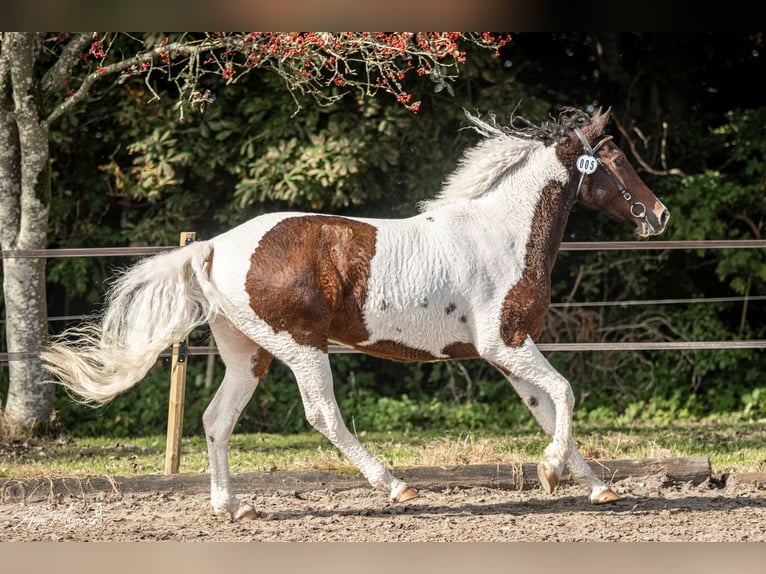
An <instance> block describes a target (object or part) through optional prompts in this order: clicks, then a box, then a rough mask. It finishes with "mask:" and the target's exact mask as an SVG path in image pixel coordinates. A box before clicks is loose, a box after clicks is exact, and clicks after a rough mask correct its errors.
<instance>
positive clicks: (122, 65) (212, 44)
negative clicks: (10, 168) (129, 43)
mask: <svg viewBox="0 0 766 574" xmlns="http://www.w3.org/2000/svg"><path fill="white" fill-rule="evenodd" d="M224 45H225V43H224V42H222V41H220V40H218V39H216V38H205V39H204V40H201V41H200V42H198V43H193V44H192V43H189V42H175V43H173V44H167V45H165V46H156V47H154V48H152V49H151V50H149V51H148V52H143V53H140V54H137V55H135V56H133V57H132V58H127V59H125V60H120V61H119V62H115V63H113V64H109V65H108V66H102V67H100V68H98V69H97V70H96V71H95V72H91V73H90V74H88V75H87V76H85V79H84V80H83V82H82V84H80V87H79V88H78V89H77V90H76V91H75V92H74V93H73V94H72V95H71V96H70V97H69V98H67V99H66V100H64V101H63V102H62V103H61V104H59V105H58V106H56V108H54V110H53V111H52V112H51V114H50V115H49V116H48V118H47V119H46V124H47V125H48V126H50V125H51V124H52V123H53V122H55V121H56V120H57V119H58V118H60V117H61V116H62V115H63V114H64V113H66V112H67V111H69V110H70V109H71V108H73V107H74V106H76V105H77V104H79V103H80V102H81V101H83V100H84V99H85V97H86V96H87V95H88V93H89V92H90V89H91V87H92V86H93V84H95V83H96V81H97V80H100V79H101V78H103V77H106V76H108V75H110V74H115V73H118V72H124V71H125V70H128V69H130V68H133V67H135V66H141V65H142V64H147V63H148V64H154V61H155V59H156V58H158V57H160V56H161V55H163V54H167V55H168V57H170V58H173V57H175V56H192V55H194V54H197V53H199V52H201V51H203V50H212V49H216V48H221V47H223V46H224Z"/></svg>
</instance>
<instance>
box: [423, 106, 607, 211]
mask: <svg viewBox="0 0 766 574" xmlns="http://www.w3.org/2000/svg"><path fill="white" fill-rule="evenodd" d="M607 113H608V112H607ZM465 114H466V117H467V118H468V120H469V121H470V122H471V124H472V125H471V127H472V128H473V129H474V130H475V131H476V132H477V133H479V135H481V136H483V139H482V140H481V141H479V143H478V144H476V145H475V146H474V147H472V148H469V149H468V150H466V151H465V152H464V153H463V157H462V158H461V159H460V161H459V162H458V167H457V169H456V170H455V171H454V172H453V173H452V174H451V175H449V176H448V177H447V179H446V180H445V182H444V184H443V185H442V189H441V190H440V191H439V193H438V194H437V195H436V197H435V198H434V199H431V200H426V201H422V202H420V204H419V207H420V210H421V211H429V210H431V209H433V208H435V207H438V206H440V205H444V204H446V203H452V202H454V201H459V200H464V199H474V198H477V197H481V196H482V195H484V194H485V193H487V192H488V191H490V190H492V189H493V188H494V187H495V185H496V184H497V183H498V181H499V180H500V179H502V178H505V177H506V176H507V175H508V174H509V173H510V172H512V171H513V170H515V169H518V168H519V166H520V165H522V164H523V161H524V160H525V159H526V158H527V157H528V155H529V153H530V152H531V151H532V150H533V149H537V148H539V147H541V146H543V147H547V146H551V145H554V144H556V143H557V142H559V141H561V140H563V139H565V138H567V137H569V134H571V132H572V130H573V129H574V128H575V127H580V128H582V127H584V126H587V125H590V124H591V123H593V121H594V119H595V118H597V117H598V116H600V115H601V110H600V109H599V110H597V111H596V112H595V113H594V115H593V117H591V116H590V115H589V114H588V113H586V112H584V111H582V110H579V109H577V108H572V107H564V108H562V109H561V111H560V112H559V115H558V117H553V116H549V118H548V119H546V120H544V121H543V122H542V123H540V124H539V125H537V124H534V123H532V122H530V121H529V120H527V119H525V118H523V117H521V116H516V115H511V120H510V123H509V124H508V125H507V126H503V125H499V124H498V123H497V120H496V119H495V116H494V115H493V114H490V115H489V118H488V119H487V120H486V121H485V120H482V119H481V118H479V117H478V116H475V115H472V114H470V113H469V112H467V111H466V113H465Z"/></svg>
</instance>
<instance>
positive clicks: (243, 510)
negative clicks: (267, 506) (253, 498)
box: [232, 504, 258, 522]
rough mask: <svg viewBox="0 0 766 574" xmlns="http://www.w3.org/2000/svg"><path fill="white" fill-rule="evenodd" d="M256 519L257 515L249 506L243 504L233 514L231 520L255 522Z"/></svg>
mask: <svg viewBox="0 0 766 574" xmlns="http://www.w3.org/2000/svg"><path fill="white" fill-rule="evenodd" d="M256 518H258V513H257V512H256V511H255V509H254V508H253V507H252V506H250V505H249V504H243V505H242V506H240V507H239V509H238V510H237V512H235V513H234V516H232V519H233V520H235V521H237V522H239V521H245V520H255V519H256Z"/></svg>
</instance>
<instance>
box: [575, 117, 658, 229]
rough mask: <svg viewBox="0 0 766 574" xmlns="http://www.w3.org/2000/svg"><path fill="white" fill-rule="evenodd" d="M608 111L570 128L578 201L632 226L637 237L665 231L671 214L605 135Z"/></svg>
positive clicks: (609, 137)
mask: <svg viewBox="0 0 766 574" xmlns="http://www.w3.org/2000/svg"><path fill="white" fill-rule="evenodd" d="M608 121H609V111H608V110H607V112H606V113H601V110H597V111H596V112H595V113H594V114H593V116H592V118H591V122H590V124H588V125H583V126H582V127H579V126H576V127H573V129H572V133H571V135H570V137H569V143H570V145H573V146H574V149H576V150H578V153H577V154H576V157H577V159H576V162H575V165H574V167H573V169H574V170H576V171H575V172H574V178H573V179H574V181H575V183H576V184H577V186H578V190H577V201H578V202H579V203H580V204H582V205H584V206H586V207H588V208H591V209H595V210H598V211H602V212H604V213H606V214H607V215H609V216H610V217H612V218H614V219H616V220H618V221H624V222H626V223H632V224H634V225H635V226H636V231H637V233H638V235H639V236H640V237H648V236H650V235H659V234H660V233H662V232H663V231H664V230H665V226H666V225H667V223H668V220H669V219H670V212H669V211H668V209H667V208H666V207H665V206H664V205H663V204H662V202H661V201H660V200H659V199H657V197H656V196H655V195H654V193H652V190H651V189H649V188H648V187H647V186H646V184H645V183H644V182H643V181H642V180H641V178H640V177H639V175H638V174H637V173H636V170H635V169H634V168H633V166H632V165H631V164H630V162H629V161H628V158H627V157H625V154H624V153H623V151H622V150H621V149H620V148H619V147H617V145H616V144H615V143H614V141H612V138H611V136H607V135H605V134H604V128H605V127H606V124H607V122H608Z"/></svg>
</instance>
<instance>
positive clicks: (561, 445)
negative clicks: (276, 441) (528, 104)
mask: <svg viewBox="0 0 766 574" xmlns="http://www.w3.org/2000/svg"><path fill="white" fill-rule="evenodd" d="M610 111H611V110H610V109H607V110H606V111H603V110H602V108H597V109H595V110H594V111H593V112H591V113H587V112H585V111H583V110H579V109H576V108H571V107H566V108H561V109H560V110H559V113H558V115H557V116H553V115H551V116H549V117H548V118H547V119H546V120H544V121H543V122H542V123H540V124H539V125H538V124H535V123H533V122H531V121H528V120H526V119H524V118H523V117H520V116H513V115H512V116H511V121H510V122H509V125H500V124H498V122H497V121H496V120H495V118H494V116H491V115H490V117H489V118H488V119H482V118H481V117H479V116H478V115H473V114H470V113H468V112H466V116H467V118H468V121H469V122H470V126H471V127H472V128H473V129H474V130H475V131H476V132H477V133H478V135H479V136H480V137H479V139H478V143H477V144H475V145H474V146H473V147H470V148H468V149H466V150H465V151H464V152H463V155H462V157H461V158H460V159H459V160H458V163H457V166H456V168H455V170H454V172H453V173H451V174H450V175H448V176H447V177H446V179H445V180H444V183H443V185H442V188H441V190H440V191H439V192H438V194H436V195H435V196H433V198H432V199H430V200H426V201H423V202H421V203H420V204H418V207H419V209H418V213H417V214H416V215H414V216H412V217H407V218H400V219H376V218H357V217H344V216H338V215H332V214H316V213H307V212H297V211H291V212H271V213H266V214H263V215H259V216H257V217H254V218H253V219H251V220H249V221H247V222H245V223H242V224H241V225H239V226H237V227H234V228H232V229H230V230H228V231H225V232H223V233H222V234H220V235H217V236H215V237H213V238H212V239H209V240H205V241H196V242H192V243H191V244H189V245H186V246H184V247H179V248H177V249H175V250H171V251H167V252H163V253H160V254H157V255H153V256H150V257H146V258H144V259H143V260H141V261H139V262H137V263H135V264H134V265H133V266H131V267H129V268H128V269H127V270H125V271H124V272H123V273H122V274H120V276H119V277H118V278H117V279H116V280H115V281H114V282H113V283H112V284H111V286H110V288H109V290H108V292H107V296H106V304H105V306H104V309H103V311H102V313H101V317H100V318H99V319H96V320H94V321H91V322H85V323H83V324H82V325H80V326H75V327H71V328H70V329H68V330H67V331H65V332H64V333H62V334H60V335H58V336H55V337H52V338H51V341H50V343H49V345H48V346H46V348H45V350H44V351H43V352H42V353H41V358H42V360H43V364H44V366H45V367H46V369H47V370H48V371H50V373H51V374H52V375H53V381H54V382H58V383H60V384H62V385H64V386H65V387H67V389H68V390H69V391H70V394H72V396H73V398H75V400H79V401H81V402H83V403H85V404H91V405H96V406H97V405H99V404H103V403H105V402H108V401H109V400H111V399H112V398H114V397H115V396H116V395H118V394H119V393H122V392H123V391H125V390H127V389H128V388H130V387H132V386H133V385H135V384H136V383H138V382H139V381H140V380H141V379H142V378H143V377H144V376H145V374H146V372H147V371H148V369H149V368H150V367H152V366H153V365H154V364H155V362H156V360H157V358H158V356H159V355H160V353H161V352H162V351H163V350H165V349H166V348H167V347H168V346H169V345H171V344H173V343H174V342H177V341H179V340H183V339H184V338H185V337H186V336H187V335H188V334H189V333H190V331H191V330H192V329H194V328H196V327H198V326H200V325H203V324H209V327H210V329H211V332H212V335H213V336H214V337H215V341H216V343H217V345H218V349H219V352H220V356H221V358H222V359H223V363H224V365H225V374H224V377H223V380H222V382H221V384H220V387H219V388H218V390H217V391H216V394H215V396H214V398H213V399H212V401H211V402H210V404H209V405H208V406H207V408H206V410H205V412H204V413H203V417H202V418H203V427H204V431H205V436H206V441H207V448H208V457H209V465H210V504H211V506H212V510H213V512H214V513H215V514H216V515H219V516H221V517H224V518H226V519H229V520H235V521H236V520H247V519H253V518H256V517H257V516H258V513H257V512H256V511H255V509H254V508H253V506H251V505H250V504H246V503H244V502H242V501H240V500H239V499H238V498H237V497H236V496H235V494H234V493H233V492H232V488H231V484H230V474H229V463H228V457H229V453H228V451H229V439H230V436H231V433H232V431H233V428H234V425H235V423H236V421H237V419H238V417H239V416H240V414H241V412H242V410H243V408H244V407H245V405H246V403H247V402H248V401H249V399H250V398H251V396H252V395H253V392H254V391H255V389H256V387H257V386H258V383H259V381H261V380H262V379H263V378H264V376H265V374H266V372H267V369H268V367H269V365H270V363H271V362H272V360H273V359H275V358H276V359H277V360H279V361H281V362H283V363H284V364H285V365H286V366H287V367H289V369H290V370H291V371H292V373H293V374H294V377H295V380H296V382H297V385H298V388H299V390H300V395H301V399H302V402H303V406H304V409H305V416H306V419H307V420H308V422H309V423H310V424H311V425H312V426H313V427H314V428H315V429H316V430H318V431H319V432H321V433H322V434H324V435H325V436H326V437H327V439H329V441H330V442H331V443H332V444H333V445H335V447H337V448H338V449H339V450H340V451H342V452H343V453H344V454H345V455H346V456H347V457H348V459H350V460H351V461H352V462H353V464H354V465H355V466H356V467H357V468H358V469H359V471H360V472H361V474H362V475H363V476H364V477H365V478H366V479H367V480H368V481H369V483H370V484H371V485H372V486H373V487H374V488H376V489H379V490H382V491H383V492H385V493H387V494H388V497H389V498H390V500H391V501H393V502H404V501H406V500H409V499H412V498H414V497H416V496H417V495H418V492H417V490H416V489H415V488H413V487H412V486H410V485H408V484H406V483H405V482H403V481H402V480H400V479H398V478H396V477H395V476H394V474H393V473H392V472H391V471H390V470H388V469H387V468H386V466H384V465H383V464H382V463H381V462H380V461H379V460H378V458H376V457H375V456H373V455H372V454H371V453H370V452H369V451H368V450H367V449H366V448H365V447H364V446H363V445H362V443H361V442H360V441H359V440H358V439H357V438H356V437H355V436H354V435H353V434H352V433H350V432H349V430H348V428H347V426H346V424H345V422H344V420H343V417H342V414H341V412H340V411H339V408H338V404H337V402H336V399H335V395H334V392H333V378H332V374H331V370H330V360H329V356H328V350H329V345H330V344H338V345H343V346H345V347H348V348H350V349H355V350H357V351H360V352H363V353H367V354H369V355H373V356H376V357H382V358H385V359H390V360H394V361H445V360H461V359H474V358H482V359H484V360H486V361H488V362H489V363H490V364H491V365H493V366H494V367H496V368H497V369H498V371H499V372H500V373H501V374H502V375H503V376H504V377H505V378H506V379H507V380H508V381H509V382H510V384H511V386H512V387H513V388H514V389H515V391H516V392H517V393H518V394H519V395H520V397H521V398H522V400H523V401H524V402H525V404H526V406H527V407H528V408H529V409H530V411H531V412H532V413H533V414H534V416H535V418H536V419H537V421H538V422H539V423H540V425H541V426H542V428H543V429H544V431H545V432H546V434H548V435H549V436H550V439H551V440H550V443H549V444H548V445H547V446H546V448H545V449H544V452H543V456H542V460H541V461H540V462H539V463H538V465H537V470H538V472H537V474H538V478H539V480H540V484H541V485H542V487H543V488H544V489H545V491H546V492H547V493H552V492H553V491H554V490H555V488H556V487H557V484H558V482H559V479H560V477H561V474H562V472H563V469H564V467H565V465H568V468H569V470H570V472H571V474H572V477H573V478H574V479H575V480H576V481H577V483H579V484H580V485H581V486H584V487H585V488H586V489H587V490H588V492H589V499H590V501H591V503H593V504H606V503H611V502H614V501H617V500H619V498H620V497H619V496H618V495H617V494H616V493H615V492H614V491H612V490H611V489H610V488H609V487H608V486H607V485H606V484H605V483H604V482H603V481H601V480H600V479H599V478H598V477H597V476H596V475H595V474H594V472H593V471H592V469H591V468H590V466H589V465H588V464H587V463H586V461H585V460H584V458H583V457H582V455H581V454H580V452H579V451H578V449H577V447H576V445H575V444H574V442H573V437H572V415H573V409H574V394H573V392H572V388H571V386H570V383H569V381H568V380H567V379H566V378H565V377H564V376H563V375H562V374H560V373H559V372H557V371H556V370H555V369H554V368H553V367H552V366H551V365H550V363H549V362H548V361H547V360H546V358H545V357H544V356H543V355H542V353H541V352H540V351H539V349H538V348H537V347H536V345H535V340H536V339H537V338H538V337H539V335H540V333H541V330H542V324H543V317H544V315H545V313H546V312H547V310H548V307H549V305H550V293H551V272H552V269H553V265H554V262H555V259H556V255H557V252H558V251H559V248H560V246H561V242H562V238H563V234H564V229H565V226H566V223H567V220H568V218H569V215H570V212H571V210H572V208H573V206H574V205H575V203H579V204H581V205H583V206H585V207H587V208H590V209H592V210H597V211H600V212H602V213H604V214H606V215H608V216H611V217H612V218H614V219H616V220H619V221H622V222H625V223H627V224H628V225H631V226H634V227H635V231H636V233H637V234H638V236H640V237H648V236H652V235H657V234H660V233H662V231H663V230H664V229H665V226H666V225H667V222H668V220H669V217H670V214H669V212H668V210H667V208H666V207H665V205H663V204H662V202H661V201H660V200H659V199H657V197H656V196H655V195H654V193H653V192H652V191H651V190H650V189H649V188H648V187H647V186H646V185H645V183H644V182H643V181H642V180H641V178H640V176H639V175H638V174H637V172H636V170H635V169H634V168H633V166H632V165H631V164H630V163H629V162H628V159H627V158H626V157H625V154H624V153H623V152H622V151H621V150H620V148H619V147H618V146H617V145H616V144H615V142H614V141H613V138H612V136H609V135H606V134H605V128H606V125H607V123H608V120H609V115H610Z"/></svg>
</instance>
